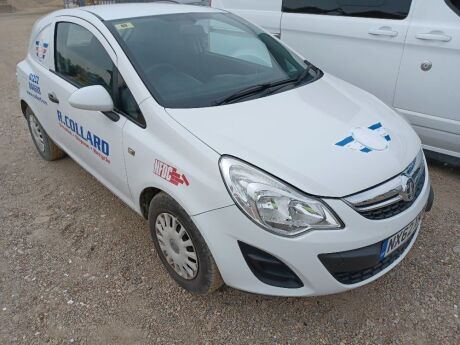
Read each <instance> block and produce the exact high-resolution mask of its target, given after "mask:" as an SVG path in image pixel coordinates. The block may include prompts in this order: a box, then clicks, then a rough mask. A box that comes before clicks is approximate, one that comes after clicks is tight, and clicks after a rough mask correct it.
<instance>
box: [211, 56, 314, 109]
mask: <svg viewBox="0 0 460 345" xmlns="http://www.w3.org/2000/svg"><path fill="white" fill-rule="evenodd" d="M304 62H305V64H306V65H307V67H306V68H305V70H304V71H303V72H302V73H301V74H300V75H299V76H298V77H295V78H289V79H283V80H279V81H275V82H271V83H263V84H257V85H253V86H249V87H247V88H244V89H242V90H240V91H237V92H235V93H234V94H231V95H230V96H225V97H224V98H221V99H218V100H217V101H215V102H214V103H213V104H214V105H223V104H228V103H232V102H234V101H237V100H239V99H241V98H245V97H249V96H251V95H256V94H258V93H260V92H263V91H265V90H268V89H272V88H274V87H278V86H280V88H281V87H284V86H285V85H288V84H294V85H299V84H301V83H302V82H303V81H304V80H305V78H307V77H308V76H309V75H310V71H311V70H312V68H315V69H316V76H315V77H313V79H312V81H314V80H316V79H317V78H318V77H319V76H321V72H320V70H319V68H317V67H315V66H313V64H312V63H310V62H308V61H307V60H305V61H304ZM280 88H277V89H276V90H278V89H280ZM268 94H271V92H269V93H268Z"/></svg>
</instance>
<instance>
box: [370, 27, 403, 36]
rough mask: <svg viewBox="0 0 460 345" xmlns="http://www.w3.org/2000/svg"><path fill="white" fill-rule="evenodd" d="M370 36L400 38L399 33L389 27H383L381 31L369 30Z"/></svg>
mask: <svg viewBox="0 0 460 345" xmlns="http://www.w3.org/2000/svg"><path fill="white" fill-rule="evenodd" d="M369 35H372V36H386V37H396V36H398V31H394V30H391V28H389V27H382V28H379V29H371V30H369Z"/></svg>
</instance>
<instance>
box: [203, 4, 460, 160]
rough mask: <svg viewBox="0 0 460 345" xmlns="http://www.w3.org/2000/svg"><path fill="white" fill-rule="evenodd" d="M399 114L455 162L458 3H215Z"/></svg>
mask: <svg viewBox="0 0 460 345" xmlns="http://www.w3.org/2000/svg"><path fill="white" fill-rule="evenodd" d="M212 6H213V7H217V8H223V9H227V10H229V11H231V12H234V13H236V14H238V15H240V16H242V17H244V18H246V19H248V20H250V21H252V22H255V23H257V24H259V25H261V26H262V27H264V28H265V29H267V30H269V31H270V32H271V33H272V34H274V35H276V36H278V37H281V39H282V40H283V41H284V42H286V43H287V44H288V45H289V46H291V47H293V48H294V49H296V50H297V51H298V52H299V53H301V54H302V55H304V56H305V57H306V58H307V59H309V61H311V62H312V63H313V64H315V65H317V66H319V67H320V68H322V69H324V70H325V71H327V72H329V73H331V74H333V75H335V76H337V77H339V78H342V79H344V80H346V81H348V82H350V83H352V84H354V85H356V86H359V87H360V88H363V89H365V90H367V91H369V92H370V93H372V94H374V95H376V96H377V97H378V98H380V99H381V100H383V101H384V102H385V103H387V104H388V105H391V106H393V107H394V108H396V110H397V111H398V112H399V113H401V114H403V115H404V116H405V117H406V118H407V119H408V120H409V122H410V123H411V124H412V125H413V127H414V128H415V130H416V131H417V133H418V134H419V136H420V137H421V139H422V142H423V144H424V148H425V149H428V150H431V151H435V152H438V153H442V154H447V155H450V156H454V157H460V97H459V96H458V90H460V71H459V69H458V63H459V62H460V1H459V0H264V1H260V0H213V1H212Z"/></svg>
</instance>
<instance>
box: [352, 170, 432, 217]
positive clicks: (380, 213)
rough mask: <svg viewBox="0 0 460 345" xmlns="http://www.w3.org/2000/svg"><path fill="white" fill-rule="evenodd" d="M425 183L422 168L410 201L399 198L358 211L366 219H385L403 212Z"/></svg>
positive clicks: (410, 204)
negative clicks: (380, 205) (384, 204)
mask: <svg viewBox="0 0 460 345" xmlns="http://www.w3.org/2000/svg"><path fill="white" fill-rule="evenodd" d="M424 184H425V169H424V170H423V173H422V175H420V179H419V180H418V182H417V184H416V192H415V198H414V200H412V201H404V200H400V201H398V202H396V203H394V204H390V205H388V206H384V207H381V208H377V209H375V210H371V211H367V212H366V211H365V212H360V213H361V215H363V216H364V217H366V218H368V219H375V220H380V219H387V218H391V217H394V216H396V215H398V214H400V213H401V212H404V211H405V210H407V209H408V208H409V207H411V206H412V204H413V203H414V202H415V200H417V198H418V196H419V195H420V193H421V192H422V189H423V186H424Z"/></svg>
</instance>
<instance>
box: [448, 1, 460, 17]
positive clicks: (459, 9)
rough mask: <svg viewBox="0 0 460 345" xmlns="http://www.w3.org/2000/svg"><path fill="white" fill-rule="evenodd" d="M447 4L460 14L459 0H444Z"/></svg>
mask: <svg viewBox="0 0 460 345" xmlns="http://www.w3.org/2000/svg"><path fill="white" fill-rule="evenodd" d="M446 3H447V5H449V7H450V8H451V9H452V10H453V11H454V12H455V13H457V14H458V15H459V16H460V0H446Z"/></svg>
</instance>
